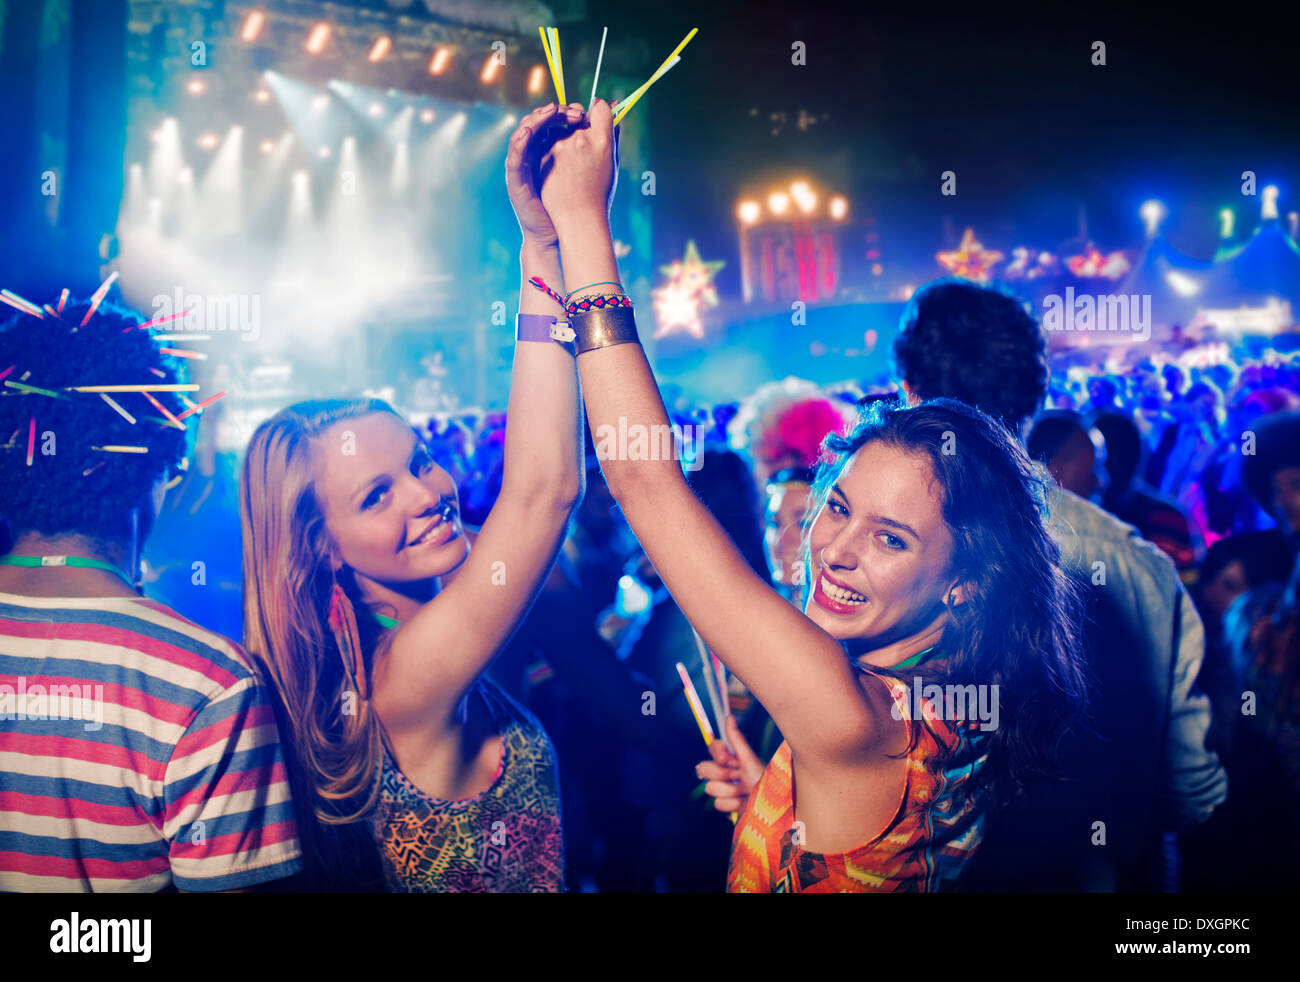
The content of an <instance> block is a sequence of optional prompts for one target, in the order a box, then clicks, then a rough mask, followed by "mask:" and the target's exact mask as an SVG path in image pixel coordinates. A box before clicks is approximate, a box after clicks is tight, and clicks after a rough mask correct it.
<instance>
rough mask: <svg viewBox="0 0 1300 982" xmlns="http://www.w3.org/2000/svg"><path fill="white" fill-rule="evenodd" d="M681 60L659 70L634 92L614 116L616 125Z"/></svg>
mask: <svg viewBox="0 0 1300 982" xmlns="http://www.w3.org/2000/svg"><path fill="white" fill-rule="evenodd" d="M681 60H682V59H681V57H680V56H678V57H676V58H674V59H673V60H672V61H670V62H668V63H667V64H665V65H664V66H663V67H662V68H660V69H659V71H657V72H655V73H654V74H653V75H651V76H650V77H649V78H648V79H646V81H645V84H644V85H642V86H641V88H639V89H637V90H636V91H635V92H633V93H632V94H631V95H630V96H628V97H627V99H625V100H624V101H623V102H621V103H619V106H618V112H617V113H616V114H615V116H614V125H615V126H617V125H618V124H619V123H620V122H622V121H623V117H624V116H626V115H627V114H628V113H629V112H630V111H631V110H632V107H633V106H635V105H636V104H637V103H638V102H639V101H640V99H641V97H642V96H643V95H645V94H646V92H648V91H649V90H650V86H652V85H654V84H655V82H658V81H659V80H660V79H661V78H663V77H664V76H665V75H667V74H668V73H669V72H670V71H672V69H673V67H674V66H675V65H676V64H677V63H678V62H679V61H681Z"/></svg>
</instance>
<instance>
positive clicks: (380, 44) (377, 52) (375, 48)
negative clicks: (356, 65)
mask: <svg viewBox="0 0 1300 982" xmlns="http://www.w3.org/2000/svg"><path fill="white" fill-rule="evenodd" d="M392 50H393V39H392V38H390V37H389V36H388V35H387V34H381V35H379V37H377V38H375V43H374V44H372V45H371V46H370V54H368V55H366V61H368V62H370V63H371V64H372V65H373V64H377V63H378V62H381V61H383V60H384V59H385V58H387V57H388V53H389V52H390V51H392Z"/></svg>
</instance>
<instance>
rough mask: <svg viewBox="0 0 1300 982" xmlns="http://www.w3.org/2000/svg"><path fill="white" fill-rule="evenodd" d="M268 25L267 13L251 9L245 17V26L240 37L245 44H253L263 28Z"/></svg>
mask: <svg viewBox="0 0 1300 982" xmlns="http://www.w3.org/2000/svg"><path fill="white" fill-rule="evenodd" d="M264 26H266V14H265V12H263V11H261V10H250V11H249V12H248V16H247V17H245V18H244V26H243V28H242V29H241V30H240V32H239V39H240V40H241V41H243V42H244V43H245V44H252V43H253V42H254V41H256V40H257V37H258V35H259V34H261V33H262V28H263V27H264Z"/></svg>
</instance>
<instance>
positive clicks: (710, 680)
mask: <svg viewBox="0 0 1300 982" xmlns="http://www.w3.org/2000/svg"><path fill="white" fill-rule="evenodd" d="M691 634H692V635H693V636H694V637H695V648H696V650H697V651H698V652H699V653H700V667H701V668H703V669H704V691H705V692H707V693H708V696H709V705H710V706H712V707H713V718H714V719H716V720H717V721H718V732H719V733H721V734H722V738H723V739H724V740H725V739H726V737H727V731H726V728H725V727H724V726H723V716H722V699H721V697H719V695H718V676H717V675H716V674H715V673H714V671H713V665H712V664H711V663H710V662H709V653H708V650H707V649H706V648H705V647H704V639H703V638H701V637H700V633H699V632H698V631H696V630H695V628H691ZM727 749H728V750H730V749H731V748H730V746H728V747H727Z"/></svg>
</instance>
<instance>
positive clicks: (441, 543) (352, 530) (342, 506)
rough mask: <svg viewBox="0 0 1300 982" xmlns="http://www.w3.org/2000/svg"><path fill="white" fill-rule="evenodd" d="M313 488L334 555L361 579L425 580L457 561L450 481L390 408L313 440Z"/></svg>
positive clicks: (460, 536) (461, 545)
mask: <svg viewBox="0 0 1300 982" xmlns="http://www.w3.org/2000/svg"><path fill="white" fill-rule="evenodd" d="M315 464H316V468H317V470H316V480H315V490H316V496H317V499H318V501H319V502H320V506H321V511H322V512H323V514H324V516H325V527H326V530H327V531H328V533H329V536H330V539H331V541H332V543H333V547H334V550H335V555H336V557H337V558H338V559H341V560H342V562H343V563H344V564H345V565H347V566H348V567H350V568H351V569H352V570H353V572H354V573H355V574H356V578H357V582H358V584H359V585H360V586H361V588H362V591H363V592H367V593H368V592H370V591H369V590H368V589H367V586H368V584H367V581H371V582H373V583H379V584H391V585H394V586H397V585H400V584H406V583H412V582H415V581H421V580H430V579H432V578H433V577H437V576H442V575H445V574H447V573H450V572H451V571H452V570H454V569H456V567H458V566H459V565H460V564H461V563H462V562H464V561H465V557H466V555H468V553H469V545H468V543H467V541H466V538H465V532H464V529H463V528H462V527H461V524H460V514H459V507H458V505H457V499H456V485H455V483H454V482H453V481H452V479H451V475H449V474H448V473H447V472H446V471H445V470H443V469H442V468H441V467H439V466H437V465H436V464H435V463H434V462H433V459H432V458H431V457H430V456H429V452H428V450H427V449H426V448H425V446H424V444H423V443H422V442H421V441H419V440H417V439H416V436H415V434H414V433H413V432H411V430H410V428H409V427H408V426H406V425H405V423H403V421H402V420H401V419H400V418H399V417H397V416H394V415H393V414H391V413H383V412H380V413H369V414H367V415H364V416H357V417H353V418H351V419H344V420H340V421H339V422H337V423H334V424H333V425H332V426H329V427H327V428H326V429H325V430H323V431H322V432H321V434H320V436H319V437H318V438H317V439H316V441H315Z"/></svg>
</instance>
